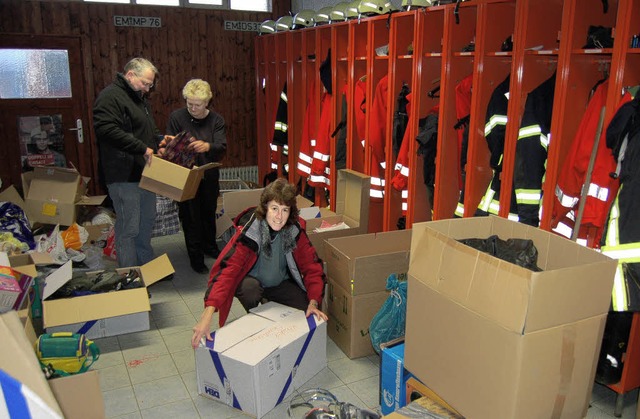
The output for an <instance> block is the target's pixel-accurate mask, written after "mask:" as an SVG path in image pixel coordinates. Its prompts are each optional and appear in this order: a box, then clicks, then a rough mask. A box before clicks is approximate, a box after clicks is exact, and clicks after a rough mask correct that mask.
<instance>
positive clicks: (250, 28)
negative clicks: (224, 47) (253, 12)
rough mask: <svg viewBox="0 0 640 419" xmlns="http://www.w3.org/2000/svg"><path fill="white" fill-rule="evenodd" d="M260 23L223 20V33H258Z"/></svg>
mask: <svg viewBox="0 0 640 419" xmlns="http://www.w3.org/2000/svg"><path fill="white" fill-rule="evenodd" d="M259 27H260V22H243V21H241V20H225V21H224V30H225V31H242V32H258V28H259Z"/></svg>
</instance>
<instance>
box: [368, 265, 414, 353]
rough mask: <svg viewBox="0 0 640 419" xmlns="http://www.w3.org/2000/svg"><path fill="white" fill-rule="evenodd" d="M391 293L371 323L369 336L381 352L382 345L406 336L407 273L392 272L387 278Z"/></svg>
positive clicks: (378, 351)
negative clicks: (397, 273)
mask: <svg viewBox="0 0 640 419" xmlns="http://www.w3.org/2000/svg"><path fill="white" fill-rule="evenodd" d="M387 289H388V290H389V291H391V294H390V295H389V297H387V299H386V300H385V302H384V304H382V307H380V310H379V311H378V313H376V315H375V316H373V319H371V323H370V324H369V336H370V337H371V344H372V345H373V349H375V351H376V352H377V353H378V354H379V353H380V345H381V344H383V343H385V342H389V341H390V340H393V339H397V338H399V337H401V336H404V328H405V323H406V317H407V281H406V279H405V275H404V274H401V275H399V277H398V275H396V274H391V275H389V277H388V278H387Z"/></svg>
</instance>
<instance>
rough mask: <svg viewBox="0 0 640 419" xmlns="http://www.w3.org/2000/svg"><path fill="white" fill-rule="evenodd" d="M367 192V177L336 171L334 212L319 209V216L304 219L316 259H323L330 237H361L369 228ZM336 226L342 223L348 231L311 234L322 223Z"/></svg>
mask: <svg viewBox="0 0 640 419" xmlns="http://www.w3.org/2000/svg"><path fill="white" fill-rule="evenodd" d="M369 189H371V177H370V176H368V175H363V174H362V173H358V172H356V171H354V170H350V169H341V170H339V171H338V180H337V182H336V205H335V209H336V212H335V213H333V212H332V211H329V210H326V209H324V208H323V209H321V217H318V218H312V219H309V220H307V234H308V235H309V239H310V240H311V244H313V246H314V247H315V248H316V251H317V252H318V256H320V259H324V258H325V250H324V246H325V244H324V242H325V240H327V239H330V238H332V237H344V236H352V235H354V234H363V233H366V232H367V229H368V228H369ZM323 221H324V222H327V223H330V224H337V223H340V222H344V223H345V224H347V225H348V226H349V228H348V229H343V230H332V231H323V232H318V233H316V232H314V230H315V229H316V228H318V227H320V226H321V225H322V222H323Z"/></svg>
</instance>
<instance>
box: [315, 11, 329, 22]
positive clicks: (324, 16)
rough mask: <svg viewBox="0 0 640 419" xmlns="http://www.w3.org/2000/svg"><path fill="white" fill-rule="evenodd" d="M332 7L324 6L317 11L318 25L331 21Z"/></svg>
mask: <svg viewBox="0 0 640 419" xmlns="http://www.w3.org/2000/svg"><path fill="white" fill-rule="evenodd" d="M331 10H332V8H331V7H323V8H322V9H320V10H318V11H317V12H316V17H315V20H316V25H322V24H323V23H329V22H330V20H329V14H330V13H331Z"/></svg>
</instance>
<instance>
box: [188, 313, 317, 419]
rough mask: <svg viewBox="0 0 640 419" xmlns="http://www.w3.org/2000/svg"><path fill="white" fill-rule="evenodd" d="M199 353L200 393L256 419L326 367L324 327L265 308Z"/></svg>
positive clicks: (218, 333) (218, 335) (222, 332)
mask: <svg viewBox="0 0 640 419" xmlns="http://www.w3.org/2000/svg"><path fill="white" fill-rule="evenodd" d="M212 336H213V341H207V342H206V345H200V347H199V348H197V349H196V354H195V358H196V373H197V380H198V393H199V394H200V395H203V396H205V397H208V398H211V399H213V400H216V401H219V402H222V403H225V404H227V405H229V406H233V407H235V408H237V409H240V410H242V411H244V412H245V413H248V414H250V415H253V416H256V417H258V418H260V417H262V416H264V415H265V414H266V413H267V412H269V411H270V410H271V409H273V408H274V407H275V406H276V405H278V404H279V403H280V402H282V401H283V400H284V399H285V398H286V397H287V396H288V395H290V394H291V393H292V392H293V391H295V390H296V389H298V388H299V387H300V386H302V385H303V384H304V383H305V382H307V381H308V380H309V379H310V378H312V377H313V376H314V375H316V374H317V373H318V372H320V370H322V369H323V368H325V367H326V366H327V354H326V345H327V330H326V323H325V322H324V321H322V320H320V321H318V320H317V319H316V318H315V317H314V316H311V317H309V318H306V317H305V313H304V312H303V311H301V310H297V309H293V308H291V307H286V306H283V305H280V304H277V303H273V302H270V303H267V304H263V305H260V306H258V307H256V308H255V309H253V310H251V313H249V314H247V315H245V316H243V317H241V318H239V319H237V320H235V321H233V322H232V323H229V324H227V325H225V326H224V327H222V328H221V329H219V330H217V331H215V332H214V333H212Z"/></svg>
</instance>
